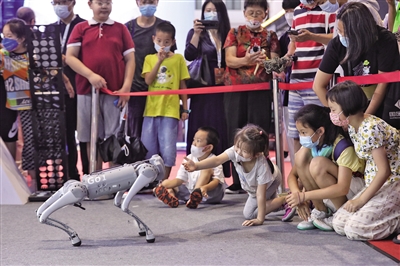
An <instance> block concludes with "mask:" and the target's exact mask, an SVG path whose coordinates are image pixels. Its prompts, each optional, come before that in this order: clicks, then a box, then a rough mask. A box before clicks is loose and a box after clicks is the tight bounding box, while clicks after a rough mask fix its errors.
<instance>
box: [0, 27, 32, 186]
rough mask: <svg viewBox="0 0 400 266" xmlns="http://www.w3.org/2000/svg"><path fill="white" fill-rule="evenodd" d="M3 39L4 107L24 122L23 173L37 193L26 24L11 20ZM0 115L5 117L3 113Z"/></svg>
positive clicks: (0, 69) (0, 64)
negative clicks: (26, 172)
mask: <svg viewBox="0 0 400 266" xmlns="http://www.w3.org/2000/svg"><path fill="white" fill-rule="evenodd" d="M3 35H4V39H3V40H2V43H1V44H2V47H3V49H1V50H0V73H2V76H3V78H4V84H5V89H6V92H7V100H6V106H5V107H6V108H8V109H10V110H13V111H17V112H18V115H19V116H20V118H21V124H22V134H23V138H24V146H23V150H22V169H23V170H27V171H28V174H29V175H30V176H31V177H32V183H31V186H30V190H31V192H35V191H36V190H37V189H36V176H35V171H34V169H35V162H34V157H33V155H34V147H33V144H34V143H33V133H32V111H31V109H32V103H31V97H30V90H29V79H28V69H29V59H28V53H27V42H26V38H27V34H26V28H25V22H24V21H23V20H21V19H10V20H9V21H7V22H6V24H5V25H4V27H3ZM1 115H2V116H3V115H5V114H3V113H2V114H1ZM9 119H14V121H10V123H11V124H10V125H12V124H13V123H16V121H15V119H16V117H14V118H13V117H11V116H10V117H9ZM2 126H3V124H2ZM15 134H16V132H15ZM16 135H17V134H16ZM15 140H16V139H15Z"/></svg>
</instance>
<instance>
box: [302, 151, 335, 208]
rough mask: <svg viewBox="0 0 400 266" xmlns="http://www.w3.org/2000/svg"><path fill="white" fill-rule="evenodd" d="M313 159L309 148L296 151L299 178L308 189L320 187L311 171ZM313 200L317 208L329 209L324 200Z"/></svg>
mask: <svg viewBox="0 0 400 266" xmlns="http://www.w3.org/2000/svg"><path fill="white" fill-rule="evenodd" d="M312 159H313V158H312V156H311V152H310V151H309V150H308V149H300V150H299V151H298V152H297V153H296V156H295V159H294V162H295V165H296V169H297V173H298V175H299V179H300V180H301V183H302V184H303V187H304V188H305V189H306V191H311V190H316V189H319V187H318V185H317V183H316V182H315V180H314V178H313V177H312V175H311V172H310V164H311V160H312ZM312 202H313V204H314V206H315V208H317V210H319V211H324V212H327V211H328V209H327V208H326V206H325V204H324V203H323V201H322V200H313V201H312Z"/></svg>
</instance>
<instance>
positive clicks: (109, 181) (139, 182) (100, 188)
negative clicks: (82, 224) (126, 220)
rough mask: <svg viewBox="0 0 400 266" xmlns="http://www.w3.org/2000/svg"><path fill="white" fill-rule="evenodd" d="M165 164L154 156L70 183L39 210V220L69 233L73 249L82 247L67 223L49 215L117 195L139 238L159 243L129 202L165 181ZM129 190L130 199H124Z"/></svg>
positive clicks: (116, 202)
mask: <svg viewBox="0 0 400 266" xmlns="http://www.w3.org/2000/svg"><path fill="white" fill-rule="evenodd" d="M164 171H165V168H164V161H163V160H162V158H161V157H160V156H158V155H153V156H152V157H151V158H150V159H149V160H146V161H141V162H136V163H132V164H125V165H123V166H119V167H114V168H110V169H106V170H103V171H99V172H94V173H92V174H90V175H84V176H83V178H82V182H79V181H76V180H69V181H67V182H66V183H65V184H64V186H63V187H62V188H60V189H59V190H58V191H57V192H56V193H55V194H54V195H52V196H51V197H50V198H49V199H48V200H47V201H45V202H44V203H43V204H42V205H41V206H40V207H39V209H38V210H37V213H36V214H37V218H38V219H39V221H40V222H41V223H45V224H47V225H51V226H54V227H57V228H59V229H61V230H63V231H65V232H66V233H67V234H68V235H69V236H70V239H71V242H72V245H73V246H80V245H81V240H80V239H79V237H78V234H77V233H76V232H75V231H74V230H73V229H72V228H70V227H69V226H67V225H66V224H64V223H62V222H59V221H57V220H54V219H52V218H49V216H50V215H51V214H52V213H53V212H55V211H57V210H59V209H60V208H62V207H65V206H67V205H74V206H76V207H80V208H82V207H81V202H82V201H83V200H84V199H85V198H86V197H87V198H89V199H95V198H98V197H100V196H103V195H110V194H113V193H116V195H115V198H114V205H115V206H116V207H119V208H121V210H122V211H123V212H126V213H127V214H129V215H130V216H132V217H133V218H134V219H135V220H136V223H137V225H138V227H139V235H140V236H146V240H147V242H148V243H153V242H154V241H155V238H154V235H153V232H152V231H151V230H150V228H149V227H148V226H147V225H146V224H144V223H143V222H142V221H141V220H140V218H139V217H137V216H136V215H135V214H134V213H133V212H131V211H130V210H129V203H130V202H131V200H132V198H133V196H135V195H136V194H137V193H138V192H139V190H140V189H142V188H143V187H144V186H146V185H148V184H149V183H150V182H153V181H156V180H162V179H163V178H164ZM127 189H129V191H128V193H127V195H126V197H125V198H124V199H123V198H122V196H123V194H124V193H125V192H126V190H127Z"/></svg>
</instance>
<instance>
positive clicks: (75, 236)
mask: <svg viewBox="0 0 400 266" xmlns="http://www.w3.org/2000/svg"><path fill="white" fill-rule="evenodd" d="M43 223H45V224H47V225H50V226H54V227H57V228H59V229H61V230H63V231H64V232H66V233H67V234H68V235H69V239H70V240H71V243H72V245H73V246H75V247H79V246H80V245H81V244H82V241H81V239H80V238H79V237H78V234H77V233H76V232H75V231H74V229H72V228H71V227H69V226H68V225H66V224H64V223H62V222H60V221H57V220H55V219H52V218H47V219H46V221H45V222H43Z"/></svg>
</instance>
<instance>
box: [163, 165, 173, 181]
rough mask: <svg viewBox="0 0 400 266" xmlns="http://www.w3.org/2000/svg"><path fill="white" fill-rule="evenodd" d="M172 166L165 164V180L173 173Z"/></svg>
mask: <svg viewBox="0 0 400 266" xmlns="http://www.w3.org/2000/svg"><path fill="white" fill-rule="evenodd" d="M171 168H172V167H171V166H165V174H164V180H165V179H168V178H169V175H170V174H171Z"/></svg>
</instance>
